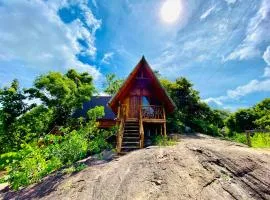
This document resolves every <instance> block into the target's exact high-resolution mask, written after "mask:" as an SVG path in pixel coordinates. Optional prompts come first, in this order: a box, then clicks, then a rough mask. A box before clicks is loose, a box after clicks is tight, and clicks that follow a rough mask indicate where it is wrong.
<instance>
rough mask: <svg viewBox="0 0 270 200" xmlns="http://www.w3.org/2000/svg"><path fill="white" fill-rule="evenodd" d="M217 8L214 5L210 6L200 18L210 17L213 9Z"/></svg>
mask: <svg viewBox="0 0 270 200" xmlns="http://www.w3.org/2000/svg"><path fill="white" fill-rule="evenodd" d="M215 8H216V6H212V7H211V8H209V9H208V10H206V11H205V12H204V13H203V14H202V15H201V16H200V20H204V19H205V18H206V17H208V16H209V15H210V14H211V13H212V12H213V10H214V9H215Z"/></svg>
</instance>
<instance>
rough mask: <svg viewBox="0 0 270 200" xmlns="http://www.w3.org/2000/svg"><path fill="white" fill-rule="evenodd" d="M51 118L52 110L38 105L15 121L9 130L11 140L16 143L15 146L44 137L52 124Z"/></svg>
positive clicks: (52, 115)
mask: <svg viewBox="0 0 270 200" xmlns="http://www.w3.org/2000/svg"><path fill="white" fill-rule="evenodd" d="M53 117H54V114H53V110H52V109H49V108H46V107H45V106H43V105H40V106H37V107H35V108H33V109H31V110H30V111H28V112H27V113H25V114H24V115H23V116H21V117H20V118H19V119H17V120H16V122H15V123H14V124H13V127H12V129H11V131H12V132H13V135H14V138H13V140H14V141H16V144H17V146H19V145H20V144H21V143H28V142H31V141H33V140H34V139H38V138H40V137H43V136H45V135H46V134H47V132H48V130H49V127H50V125H51V124H52V123H53ZM17 146H15V147H17ZM17 148H18V147H17ZM15 149H16V148H15Z"/></svg>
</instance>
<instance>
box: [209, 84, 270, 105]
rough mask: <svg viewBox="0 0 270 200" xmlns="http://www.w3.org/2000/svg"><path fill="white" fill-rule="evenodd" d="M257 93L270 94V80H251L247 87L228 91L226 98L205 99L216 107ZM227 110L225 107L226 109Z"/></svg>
mask: <svg viewBox="0 0 270 200" xmlns="http://www.w3.org/2000/svg"><path fill="white" fill-rule="evenodd" d="M255 92H270V79H266V80H262V81H258V80H251V81H250V82H249V83H247V84H246V85H242V86H238V87H237V88H235V89H233V90H228V91H227V93H226V96H220V97H216V98H213V97H210V98H207V99H204V101H205V102H207V103H215V104H216V105H219V106H222V105H224V102H226V101H228V100H235V99H239V98H241V97H243V96H246V95H248V94H251V93H255ZM224 108H225V107H224Z"/></svg>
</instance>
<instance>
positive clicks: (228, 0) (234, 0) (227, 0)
mask: <svg viewBox="0 0 270 200" xmlns="http://www.w3.org/2000/svg"><path fill="white" fill-rule="evenodd" d="M225 1H226V2H227V4H234V3H235V2H236V0H225Z"/></svg>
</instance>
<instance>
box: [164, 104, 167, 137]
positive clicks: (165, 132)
mask: <svg viewBox="0 0 270 200" xmlns="http://www.w3.org/2000/svg"><path fill="white" fill-rule="evenodd" d="M163 119H164V120H165V122H164V123H163V131H164V133H163V134H164V136H166V135H167V130H166V113H165V108H164V105H163Z"/></svg>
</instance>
